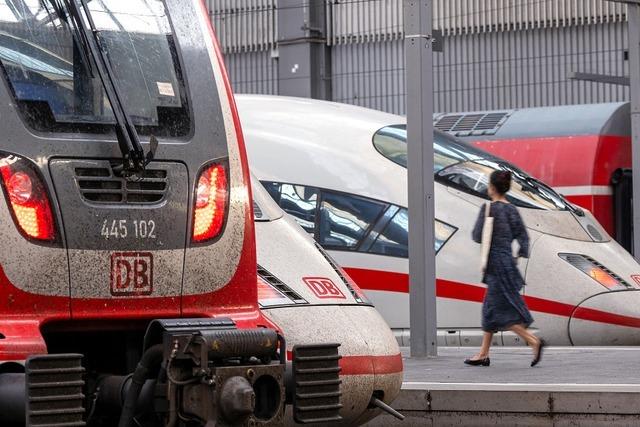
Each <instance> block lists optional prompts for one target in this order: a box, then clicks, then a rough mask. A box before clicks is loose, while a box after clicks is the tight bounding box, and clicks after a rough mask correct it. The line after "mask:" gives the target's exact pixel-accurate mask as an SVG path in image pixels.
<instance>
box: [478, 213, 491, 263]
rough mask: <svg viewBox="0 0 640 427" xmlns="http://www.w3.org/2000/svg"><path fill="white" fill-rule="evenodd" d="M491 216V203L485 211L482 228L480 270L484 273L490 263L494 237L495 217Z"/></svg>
mask: <svg viewBox="0 0 640 427" xmlns="http://www.w3.org/2000/svg"><path fill="white" fill-rule="evenodd" d="M490 214H491V203H487V204H486V207H485V211H484V225H483V226H482V242H481V245H482V246H481V249H480V268H481V270H482V273H483V274H484V272H485V271H486V270H487V262H488V261H489V251H490V250H491V237H492V236H493V217H492V216H490Z"/></svg>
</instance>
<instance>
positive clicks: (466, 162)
mask: <svg viewBox="0 0 640 427" xmlns="http://www.w3.org/2000/svg"><path fill="white" fill-rule="evenodd" d="M373 145H374V147H375V148H376V150H378V152H379V153H380V154H382V155H383V156H384V157H386V158H387V159H389V160H391V161H392V162H394V163H397V164H398V165H400V166H402V167H405V168H406V167H407V128H406V125H393V126H387V127H384V128H382V129H380V130H379V131H378V132H376V134H375V135H374V136H373ZM433 150H434V158H433V172H434V174H435V179H436V180H437V181H438V182H440V183H442V184H444V185H447V186H449V187H453V188H456V189H459V190H461V191H464V192H466V193H470V194H473V195H475V196H479V197H482V198H485V199H488V195H487V186H488V181H489V175H491V172H493V171H495V170H509V171H511V173H512V176H513V184H512V186H511V191H509V193H508V194H507V197H508V198H509V201H510V202H511V203H513V204H514V205H516V206H519V207H523V208H532V209H545V210H571V207H570V205H569V204H568V203H567V202H566V201H565V200H564V199H563V197H562V196H560V195H559V194H558V193H556V192H555V191H554V190H552V189H551V188H550V187H548V186H547V185H545V184H543V183H541V182H540V181H538V180H536V179H534V178H532V177H531V176H529V175H527V174H526V173H525V172H523V171H521V170H520V169H518V168H517V167H515V166H513V165H511V164H509V163H507V162H505V161H504V160H501V159H498V158H496V157H494V156H492V155H491V154H489V153H486V152H484V151H482V150H479V149H477V148H475V147H472V146H470V145H467V144H465V143H463V142H461V141H458V140H457V139H455V138H453V137H452V136H449V135H447V134H445V133H443V132H440V131H437V130H436V131H435V132H434V138H433Z"/></svg>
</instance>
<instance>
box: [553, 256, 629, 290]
mask: <svg viewBox="0 0 640 427" xmlns="http://www.w3.org/2000/svg"><path fill="white" fill-rule="evenodd" d="M558 256H559V257H560V258H562V259H563V260H565V261H566V262H568V263H569V264H571V265H573V266H574V267H575V268H577V269H578V270H580V271H582V272H583V273H585V274H586V275H588V276H589V277H591V278H592V279H593V280H595V281H596V282H598V283H599V284H601V285H602V286H604V287H605V288H607V289H609V290H612V291H613V290H622V289H629V288H631V285H629V284H628V283H627V282H625V281H624V279H622V278H621V277H619V276H618V275H616V274H615V273H613V272H612V271H611V270H609V269H608V268H606V267H605V266H604V265H602V264H600V263H599V262H597V261H596V260H594V259H593V258H590V257H588V256H586V255H579V254H558Z"/></svg>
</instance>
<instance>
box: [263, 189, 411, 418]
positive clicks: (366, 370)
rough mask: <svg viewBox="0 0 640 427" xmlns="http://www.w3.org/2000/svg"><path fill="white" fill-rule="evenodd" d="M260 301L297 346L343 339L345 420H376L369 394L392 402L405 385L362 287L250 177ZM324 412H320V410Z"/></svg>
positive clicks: (394, 350)
mask: <svg viewBox="0 0 640 427" xmlns="http://www.w3.org/2000/svg"><path fill="white" fill-rule="evenodd" d="M253 200H254V217H255V229H256V249H257V257H258V301H259V303H260V307H261V309H262V312H263V313H264V314H265V315H266V316H267V317H268V318H270V319H271V320H272V321H275V322H277V324H278V326H280V327H281V328H282V329H283V332H284V334H286V338H287V350H288V354H289V355H290V354H291V351H292V350H293V347H294V346H295V345H300V344H303V345H307V344H315V343H320V344H328V343H340V347H339V349H338V351H339V354H340V356H341V357H342V358H341V359H340V367H341V369H342V370H341V372H340V379H341V381H342V384H341V392H342V396H341V398H340V403H341V404H342V409H341V410H340V415H341V416H342V421H341V422H340V424H341V425H359V424H363V423H364V422H366V421H368V420H370V419H371V418H373V417H374V416H375V415H376V414H378V413H379V411H377V410H376V407H375V405H374V403H372V398H375V399H379V400H381V401H382V402H384V403H386V404H390V403H391V402H392V401H393V400H394V399H395V398H396V397H397V395H398V393H399V392H400V387H401V385H402V356H401V354H400V349H399V348H398V344H397V342H396V340H395V338H394V336H393V333H392V332H391V329H389V326H388V325H387V324H386V322H385V321H384V319H382V317H381V316H380V314H378V312H377V311H376V309H375V308H373V306H372V305H371V303H370V302H369V301H368V300H367V298H366V296H365V295H364V294H363V293H362V291H361V290H360V289H359V288H358V287H357V285H354V284H353V283H351V282H350V281H349V278H348V276H347V275H345V274H344V272H343V271H342V270H341V269H340V267H338V266H337V265H336V264H335V262H334V261H333V260H332V259H331V258H330V257H329V256H327V254H326V252H324V251H323V250H322V248H320V247H319V246H318V245H317V244H316V243H315V242H314V240H313V238H311V237H310V236H309V235H307V234H306V233H305V232H304V230H302V229H301V228H300V226H299V225H298V224H296V222H295V221H294V220H293V219H291V217H290V216H289V215H286V214H285V213H284V212H283V211H282V209H280V208H279V207H278V205H277V204H275V203H274V201H273V200H272V199H271V198H270V197H269V195H268V193H267V192H266V191H265V189H264V188H263V187H262V186H261V185H260V183H258V182H257V180H256V179H255V177H254V178H253ZM320 415H321V413H320Z"/></svg>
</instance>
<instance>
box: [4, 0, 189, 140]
mask: <svg viewBox="0 0 640 427" xmlns="http://www.w3.org/2000/svg"><path fill="white" fill-rule="evenodd" d="M2 3H4V2H2ZM2 3H0V5H2ZM63 4H64V2H60V1H58V0H56V1H52V0H30V1H24V0H21V1H12V2H10V3H7V4H6V5H4V7H0V63H1V64H2V67H3V69H4V72H5V75H6V77H7V79H8V81H9V83H10V86H11V89H12V91H13V94H14V96H15V98H16V101H17V105H18V107H19V109H20V111H21V112H22V113H23V116H24V117H25V119H26V120H27V122H28V123H29V125H31V126H32V127H34V128H35V129H37V130H43V131H90V132H93V131H100V132H104V131H108V130H111V129H113V124H114V123H115V119H114V115H113V110H112V107H111V105H110V103H109V101H108V99H107V96H106V94H105V90H104V87H103V86H102V84H101V83H100V79H99V78H98V75H97V71H95V67H93V66H91V65H89V64H88V63H87V62H88V60H87V57H86V56H85V55H83V54H82V53H81V52H83V50H82V49H81V48H80V47H79V45H77V44H76V42H75V41H74V35H73V28H72V27H71V26H70V25H69V24H68V23H67V18H66V15H67V14H68V13H69V11H68V10H67V9H66V7H65V6H63ZM87 4H88V7H89V9H90V14H91V17H92V18H93V21H94V22H95V25H96V28H97V30H98V35H99V40H100V44H101V47H102V49H103V50H104V51H105V52H106V55H107V58H108V61H109V62H110V64H111V68H112V69H113V74H114V76H113V77H114V79H115V83H116V85H117V87H118V88H119V90H120V94H121V95H122V97H123V104H124V105H125V108H126V109H127V112H128V113H129V115H130V116H131V119H132V120H133V122H134V124H135V125H136V127H137V128H138V131H139V132H140V133H143V134H150V133H153V134H154V135H156V136H184V135H186V134H187V133H188V131H189V129H190V118H189V114H188V109H187V105H186V104H187V100H186V92H185V90H184V82H183V80H182V73H181V70H180V66H179V61H178V60H177V55H176V46H175V41H174V37H173V34H172V30H171V26H170V24H169V18H168V16H167V13H166V10H165V6H164V2H163V1H161V0H127V1H122V0H100V1H97V0H96V1H88V2H87ZM7 5H10V7H9V6H7ZM54 5H58V6H57V7H55V6H54ZM59 12H60V14H59ZM61 16H63V17H64V18H62V19H61ZM85 22H86V19H85ZM91 71H93V74H92V72H91Z"/></svg>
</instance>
